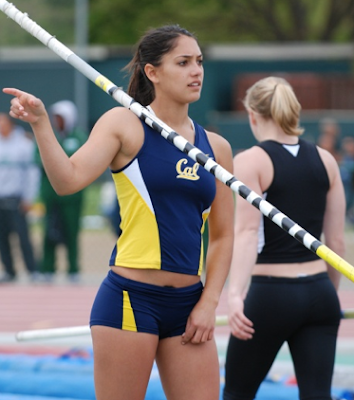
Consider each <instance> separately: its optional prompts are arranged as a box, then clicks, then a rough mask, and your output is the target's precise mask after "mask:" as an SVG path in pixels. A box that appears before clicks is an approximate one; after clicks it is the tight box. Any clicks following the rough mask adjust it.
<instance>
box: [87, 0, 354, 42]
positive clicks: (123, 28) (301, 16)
mask: <svg viewBox="0 0 354 400" xmlns="http://www.w3.org/2000/svg"><path fill="white" fill-rule="evenodd" d="M90 10H91V12H90V41H91V42H92V43H108V44H131V43H135V42H136V41H137V39H138V38H139V37H140V35H141V34H142V33H143V32H144V31H145V30H146V29H147V28H148V27H154V26H160V25H162V24H167V23H178V24H180V25H182V26H184V27H186V28H187V29H189V30H191V31H195V32H196V33H197V35H198V37H199V39H200V41H201V42H202V43H220V42H224V43H227V42H262V41H272V42H285V41H317V42H349V41H353V39H354V0H340V1H338V0H320V1H309V0H287V1H284V0H179V1H176V0H149V1H147V0H136V1H135V2H134V5H133V4H132V3H131V1H129V0H120V1H116V2H112V1H111V0H91V1H90Z"/></svg>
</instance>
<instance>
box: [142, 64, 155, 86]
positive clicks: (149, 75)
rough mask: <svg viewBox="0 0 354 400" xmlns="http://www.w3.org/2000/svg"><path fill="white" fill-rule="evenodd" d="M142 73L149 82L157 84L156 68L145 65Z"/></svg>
mask: <svg viewBox="0 0 354 400" xmlns="http://www.w3.org/2000/svg"><path fill="white" fill-rule="evenodd" d="M144 72H145V75H146V76H147V78H148V79H149V80H150V81H151V82H153V83H156V82H157V74H156V68H155V67H154V66H153V65H152V64H145V67H144Z"/></svg>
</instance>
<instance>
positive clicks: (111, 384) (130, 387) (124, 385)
mask: <svg viewBox="0 0 354 400" xmlns="http://www.w3.org/2000/svg"><path fill="white" fill-rule="evenodd" d="M91 334H92V343H93V354H94V380H95V391H96V398H97V400H126V399H129V400H143V399H144V397H145V392H146V389H147V385H148V382H149V378H150V373H151V369H152V366H153V362H154V359H155V353H156V349H157V345H158V336H156V335H152V334H149V333H139V332H129V331H124V330H121V329H116V328H111V327H106V326H98V325H95V326H93V327H92V328H91Z"/></svg>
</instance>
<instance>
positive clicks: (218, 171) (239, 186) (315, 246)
mask: <svg viewBox="0 0 354 400" xmlns="http://www.w3.org/2000/svg"><path fill="white" fill-rule="evenodd" d="M0 10H1V11H2V12H4V13H5V14H6V15H7V16H8V17H9V18H11V19H12V20H14V21H15V22H16V23H17V24H19V25H20V26H21V27H22V28H23V29H24V30H26V31H27V32H28V33H30V34H31V35H32V36H34V37H35V38H37V39H38V40H39V41H41V42H42V43H43V44H44V45H45V46H47V47H48V48H49V49H51V50H52V51H53V52H54V53H56V54H57V55H58V56H59V57H61V58H62V59H63V60H64V61H66V62H67V63H68V64H70V65H72V66H73V67H74V68H76V69H77V70H78V71H80V72H81V73H82V74H83V75H85V76H86V77H87V78H88V79H90V80H91V81H92V82H94V83H95V84H96V85H97V86H98V87H100V88H101V89H102V90H104V91H105V92H106V93H108V94H109V95H110V96H111V97H113V98H114V99H115V100H116V101H117V102H118V103H120V104H121V105H123V106H124V107H126V108H128V109H129V110H131V111H132V112H133V113H134V114H135V115H136V116H137V117H139V118H140V119H141V120H143V121H144V122H145V123H146V124H147V125H149V126H150V127H151V128H153V129H154V130H156V131H157V132H159V133H160V135H161V136H162V137H164V138H165V139H166V140H167V141H169V142H170V143H171V144H173V145H174V146H175V147H177V148H178V149H179V150H181V151H182V152H183V153H186V154H187V155H188V156H189V157H190V158H191V159H193V160H194V161H196V162H197V163H198V164H200V165H201V166H202V167H203V168H205V169H206V170H207V171H208V172H210V173H211V174H213V175H214V176H215V177H216V178H217V179H219V180H220V181H221V182H222V183H224V184H225V185H227V186H229V187H230V188H231V190H233V191H234V192H236V193H238V194H239V195H240V196H241V197H243V198H244V199H245V200H247V201H248V202H249V203H250V204H252V205H253V206H254V207H256V208H258V209H259V210H260V211H261V213H262V214H263V215H264V216H266V217H268V218H269V219H271V220H272V221H273V222H274V223H275V224H276V225H278V226H279V227H280V228H282V229H283V230H284V231H286V232H287V233H288V234H289V235H291V236H293V237H294V238H295V239H296V240H298V241H299V242H300V243H302V244H303V245H304V246H305V247H307V248H308V249H309V250H311V251H312V252H314V253H315V254H317V256H318V257H320V258H322V259H323V260H324V261H326V262H327V263H328V264H330V265H331V266H332V267H333V268H335V269H337V270H338V271H339V272H341V273H342V274H343V275H345V276H346V277H347V278H348V279H350V280H351V281H353V282H354V267H353V266H352V265H351V264H349V263H348V262H347V261H345V260H344V259H343V258H341V257H340V256H339V255H338V254H336V253H335V252H334V251H332V250H331V249H330V248H328V247H327V246H326V245H324V244H323V243H322V242H321V241H320V240H318V239H316V238H315V237H314V236H312V235H311V234H310V233H309V232H307V231H306V230H305V229H303V228H302V227H301V226H299V225H298V224H297V223H296V222H294V221H292V220H291V219H290V218H289V217H287V216H286V215H285V214H283V213H282V212H281V211H280V210H278V209H277V208H275V207H274V206H273V205H272V204H270V203H269V202H267V201H266V200H264V199H262V197H261V196H259V195H258V194H257V193H255V192H253V191H252V190H251V189H249V188H248V187H247V186H246V185H244V184H243V183H242V182H240V181H239V180H237V179H236V178H235V177H234V176H233V175H232V174H231V173H230V172H228V171H226V170H225V169H224V168H223V167H222V166H221V165H219V164H218V163H216V162H215V161H214V160H213V159H211V158H210V157H208V156H207V155H206V154H204V153H203V152H202V151H201V150H199V149H198V148H197V147H195V146H194V145H192V144H191V143H189V142H188V141H187V140H186V139H184V138H183V137H182V136H180V135H179V134H178V133H177V132H175V131H173V130H172V129H171V128H170V127H169V126H167V125H166V124H165V123H164V122H163V121H161V120H160V119H158V118H157V117H156V116H154V115H153V114H152V113H150V112H149V111H148V110H147V109H146V108H145V107H144V106H142V105H141V104H139V103H138V102H136V101H135V100H134V99H133V98H132V97H130V96H129V95H128V94H127V93H125V92H124V91H123V89H122V88H121V87H118V86H116V85H115V84H114V83H113V82H111V81H110V80H109V79H107V78H106V77H105V76H103V75H101V74H100V73H99V72H98V71H97V70H95V69H94V68H93V67H91V66H90V65H89V64H88V63H86V62H85V61H84V60H83V59H81V58H80V57H79V56H77V55H76V54H74V52H73V51H71V50H70V49H69V48H68V47H66V46H65V45H63V44H62V43H61V42H59V41H58V40H57V39H56V38H55V37H54V36H52V35H51V34H49V33H48V32H47V31H46V30H44V29H43V28H41V27H40V26H39V25H38V24H36V23H35V22H34V21H32V20H31V19H30V18H29V17H28V16H27V14H24V13H22V12H21V11H19V10H18V9H17V8H16V7H15V6H14V5H13V4H11V3H9V2H8V1H6V0H0Z"/></svg>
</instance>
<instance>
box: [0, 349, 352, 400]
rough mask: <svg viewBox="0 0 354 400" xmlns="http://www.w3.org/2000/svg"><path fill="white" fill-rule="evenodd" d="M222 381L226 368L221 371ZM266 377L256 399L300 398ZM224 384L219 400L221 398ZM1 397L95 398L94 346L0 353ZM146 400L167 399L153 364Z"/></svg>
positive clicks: (337, 392)
mask: <svg viewBox="0 0 354 400" xmlns="http://www.w3.org/2000/svg"><path fill="white" fill-rule="evenodd" d="M220 376H221V382H223V379H222V377H223V376H224V371H223V370H221V371H220ZM287 378H288V377H283V379H281V380H277V381H274V380H271V379H265V380H264V382H263V383H262V385H261V387H260V389H259V392H258V394H257V397H256V399H257V400H298V389H297V386H296V385H287V384H286V380H287ZM222 388H223V383H222V384H221V390H220V399H222V395H221V393H222ZM332 394H333V396H334V397H335V398H340V399H346V400H354V394H353V392H351V391H346V390H344V389H334V390H333V393H332ZM0 400H95V394H94V384H93V359H92V349H86V350H85V351H83V350H82V349H80V350H75V349H73V351H71V352H70V353H68V354H64V355H62V356H51V355H45V356H33V355H24V354H10V355H9V354H0ZM145 400H166V397H165V395H164V393H163V390H162V385H161V382H160V378H159V374H158V371H157V367H156V366H155V365H154V368H153V371H152V373H151V377H150V382H149V385H148V389H147V394H146V397H145Z"/></svg>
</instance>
